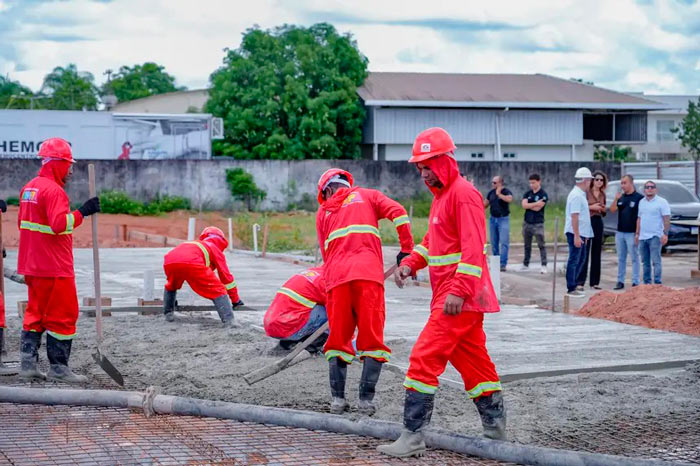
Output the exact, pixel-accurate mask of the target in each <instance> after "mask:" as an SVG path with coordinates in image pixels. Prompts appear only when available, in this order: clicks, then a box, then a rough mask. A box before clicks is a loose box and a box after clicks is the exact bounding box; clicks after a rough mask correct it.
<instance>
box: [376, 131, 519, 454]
mask: <svg viewBox="0 0 700 466" xmlns="http://www.w3.org/2000/svg"><path fill="white" fill-rule="evenodd" d="M454 150H455V145H454V143H453V142H452V138H451V137H450V135H449V134H448V133H447V132H446V131H445V130H444V129H442V128H430V129H427V130H425V131H423V132H422V133H420V134H419V135H418V136H417V137H416V140H415V142H414V144H413V156H412V157H411V159H410V160H409V162H410V163H414V164H416V167H417V168H418V171H419V172H420V175H421V178H422V179H423V181H424V182H425V184H426V185H427V186H428V188H429V189H430V191H431V192H432V193H433V195H434V199H433V203H432V205H431V208H430V217H429V225H428V232H427V234H426V235H425V237H424V238H423V242H422V243H421V244H420V245H418V246H416V247H415V249H414V250H413V252H412V253H411V255H410V256H408V257H406V258H405V259H403V261H401V264H400V266H399V268H398V269H397V271H396V274H395V278H396V280H397V284H398V285H399V286H402V285H403V281H404V280H406V279H407V278H408V277H410V276H411V275H413V274H415V273H416V271H418V270H419V269H422V268H423V267H425V266H428V267H429V270H430V284H431V287H432V290H433V298H432V301H431V304H430V318H429V319H428V322H427V324H426V325H425V327H424V328H423V331H422V332H421V334H420V336H419V337H418V340H417V341H416V344H415V345H414V346H413V350H412V351H411V356H410V359H409V368H408V372H407V373H406V379H405V381H404V387H406V397H405V402H404V427H405V428H404V431H403V432H402V434H401V437H399V439H398V440H396V441H395V442H394V443H392V444H390V445H381V446H379V447H378V450H379V451H380V452H382V453H386V454H389V455H393V456H398V457H405V456H413V455H420V454H422V453H423V452H424V451H425V442H424V440H423V429H424V428H425V427H426V426H427V425H428V423H429V422H430V416H431V414H432V410H433V398H434V396H435V392H437V389H438V376H439V375H441V374H442V373H443V372H444V371H445V367H446V366H447V363H448V362H450V363H452V365H453V366H454V367H455V369H457V371H459V373H460V374H461V376H462V380H463V381H464V388H465V390H466V393H467V396H468V397H469V398H471V399H472V400H474V403H475V404H476V408H477V410H478V411H479V415H480V416H481V421H482V425H483V428H484V435H485V436H486V437H488V438H492V439H500V440H504V439H505V423H506V416H505V414H506V413H505V407H504V404H503V397H502V395H501V383H500V381H499V378H498V374H497V373H496V368H495V366H494V364H493V362H491V358H490V357H489V354H488V352H487V351H486V336H485V335H484V329H483V320H484V313H486V312H498V311H499V310H500V308H499V304H498V299H497V298H496V293H495V292H494V290H493V286H492V284H491V278H490V276H489V271H488V268H487V263H486V219H485V216H484V208H483V199H482V197H481V194H480V193H479V191H478V190H477V189H476V188H475V187H474V185H472V184H471V183H470V182H468V181H466V180H465V179H464V178H462V177H461V176H460V175H459V169H458V167H457V162H456V160H455V159H454V156H453V153H454Z"/></svg>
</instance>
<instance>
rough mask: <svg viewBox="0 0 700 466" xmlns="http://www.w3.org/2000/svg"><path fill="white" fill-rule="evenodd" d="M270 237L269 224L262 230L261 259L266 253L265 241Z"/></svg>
mask: <svg viewBox="0 0 700 466" xmlns="http://www.w3.org/2000/svg"><path fill="white" fill-rule="evenodd" d="M269 235H270V224H269V223H266V224H265V228H264V229H263V244H262V257H265V253H266V252H267V239H268V237H269Z"/></svg>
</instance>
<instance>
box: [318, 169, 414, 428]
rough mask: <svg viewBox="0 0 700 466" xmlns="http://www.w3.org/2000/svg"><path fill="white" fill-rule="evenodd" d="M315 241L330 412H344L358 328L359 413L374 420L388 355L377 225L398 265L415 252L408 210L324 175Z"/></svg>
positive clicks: (334, 174)
mask: <svg viewBox="0 0 700 466" xmlns="http://www.w3.org/2000/svg"><path fill="white" fill-rule="evenodd" d="M318 201H319V203H320V204H321V206H320V207H319V209H318V213H317V215H316V230H317V233H318V241H319V245H320V247H321V252H322V254H323V261H324V264H325V269H324V270H325V272H324V276H325V279H326V290H327V291H328V301H327V306H326V307H327V311H328V323H329V325H330V334H329V336H328V341H327V342H326V345H325V347H324V352H325V355H326V359H327V360H328V363H329V377H330V385H331V395H332V401H331V413H334V414H340V413H342V412H343V411H345V410H346V409H348V403H347V402H346V401H345V377H346V373H347V365H348V364H350V363H351V362H352V361H353V359H355V354H356V353H355V349H354V348H353V345H352V338H353V334H354V333H355V329H356V328H357V340H356V344H357V354H358V355H359V357H360V359H361V360H363V361H364V364H363V367H362V376H361V378H360V401H359V404H358V408H359V411H360V412H361V413H363V414H367V415H372V414H374V412H375V411H376V408H375V406H374V404H373V402H372V400H373V399H374V393H375V386H376V384H377V381H378V380H379V374H380V372H381V369H382V363H384V362H387V361H388V360H389V357H390V355H391V351H390V350H389V348H388V347H387V346H386V345H385V344H384V319H385V316H384V313H385V312H384V272H383V264H384V261H383V258H382V242H381V240H380V235H379V229H378V222H379V219H382V218H386V219H389V220H391V221H393V222H394V225H395V227H396V231H397V232H398V235H399V241H400V243H401V252H400V253H399V255H398V257H397V263H398V261H399V260H400V259H401V258H403V257H405V256H407V255H408V254H409V253H410V251H411V249H412V248H413V238H412V236H411V225H410V222H409V219H408V215H406V210H405V209H404V208H403V207H401V204H399V203H398V202H396V201H393V200H391V199H389V198H388V197H386V196H385V195H384V194H382V193H380V192H379V191H377V190H374V189H364V188H359V187H353V179H352V175H351V174H350V173H348V172H346V171H345V170H340V169H338V168H332V169H330V170H327V171H326V172H325V173H324V174H323V175H321V178H320V179H319V182H318Z"/></svg>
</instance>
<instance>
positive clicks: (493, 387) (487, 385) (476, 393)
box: [467, 382, 503, 398]
mask: <svg viewBox="0 0 700 466" xmlns="http://www.w3.org/2000/svg"><path fill="white" fill-rule="evenodd" d="M502 389H503V388H502V387H501V382H481V383H480V384H479V385H477V386H476V387H474V388H472V389H471V390H467V396H469V398H478V397H480V396H481V395H483V394H484V393H486V392H497V391H499V390H502Z"/></svg>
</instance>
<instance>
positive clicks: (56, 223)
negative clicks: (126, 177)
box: [17, 138, 100, 383]
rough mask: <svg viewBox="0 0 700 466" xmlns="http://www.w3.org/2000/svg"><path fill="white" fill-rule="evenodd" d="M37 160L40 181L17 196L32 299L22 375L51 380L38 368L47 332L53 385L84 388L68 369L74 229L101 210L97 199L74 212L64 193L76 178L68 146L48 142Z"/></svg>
mask: <svg viewBox="0 0 700 466" xmlns="http://www.w3.org/2000/svg"><path fill="white" fill-rule="evenodd" d="M39 157H41V169H40V170H39V176H37V177H36V178H34V179H33V180H31V181H30V182H29V183H27V184H26V185H25V186H24V188H22V190H21V191H20V194H19V215H18V218H17V223H18V226H19V256H18V259H17V272H18V273H20V274H22V275H24V279H25V281H26V282H27V288H28V294H29V302H28V303H27V309H26V310H25V311H24V322H23V325H22V336H21V339H20V341H21V343H20V359H21V367H20V372H19V375H20V377H22V378H24V379H30V380H31V379H41V380H43V379H46V378H47V375H46V374H44V373H43V372H41V371H40V370H39V369H38V368H37V362H38V360H39V347H40V346H41V335H42V333H43V332H44V331H46V354H47V356H48V359H49V363H50V369H49V373H48V378H49V380H57V381H61V382H66V383H85V382H87V377H85V376H82V375H77V374H74V373H73V372H72V371H71V370H70V368H69V367H68V360H69V358H70V352H71V345H72V343H73V338H75V336H76V331H75V324H76V322H77V321H78V294H77V292H76V289H75V271H74V269H73V230H74V229H75V228H77V227H79V226H80V225H81V224H82V223H83V219H84V218H85V217H87V216H89V215H92V214H95V213H97V212H99V211H100V200H99V198H97V197H93V198H91V199H88V200H87V201H86V202H85V203H84V204H83V205H82V206H81V207H80V208H78V210H74V211H72V212H71V211H70V206H69V200H68V195H67V194H66V192H65V191H64V189H63V188H64V186H65V184H66V182H67V181H68V180H69V179H70V177H71V175H72V174H73V163H74V162H75V160H73V154H72V152H71V147H70V144H69V143H68V142H67V141H65V140H63V139H61V138H50V139H47V140H46V141H44V142H43V143H41V146H40V147H39Z"/></svg>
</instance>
